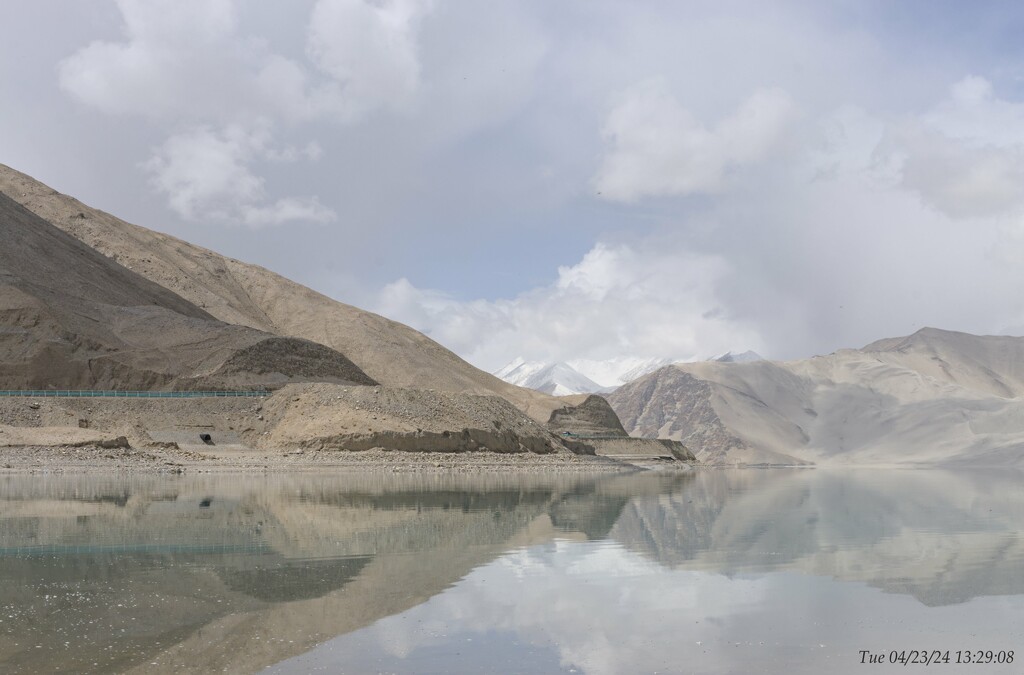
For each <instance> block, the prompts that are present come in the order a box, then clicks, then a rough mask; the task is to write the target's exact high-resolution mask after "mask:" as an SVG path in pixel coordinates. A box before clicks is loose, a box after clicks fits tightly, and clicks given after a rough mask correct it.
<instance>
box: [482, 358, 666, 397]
mask: <svg viewBox="0 0 1024 675" xmlns="http://www.w3.org/2000/svg"><path fill="white" fill-rule="evenodd" d="M672 362H673V360H672V359H641V358H637V357H631V356H628V357H620V358H614V359H606V360H603V361H597V360H593V359H573V360H572V361H562V362H558V363H547V362H544V361H525V360H523V359H522V358H517V359H515V360H514V361H512V362H511V363H509V364H508V365H506V366H505V367H504V368H501V369H500V370H497V371H495V372H494V375H495V376H496V377H499V378H501V379H502V380H504V381H506V382H509V383H511V384H515V385H518V386H520V387H528V388H530V389H534V390H536V391H541V392H544V393H546V394H553V395H554V396H571V395H573V394H605V393H608V392H611V391H614V390H615V388H616V387H619V386H622V385H623V384H625V383H626V382H630V381H632V380H635V379H636V378H638V377H640V376H641V375H646V374H647V373H650V372H652V371H654V370H657V369H658V368H661V367H663V366H666V365H668V364H670V363H672Z"/></svg>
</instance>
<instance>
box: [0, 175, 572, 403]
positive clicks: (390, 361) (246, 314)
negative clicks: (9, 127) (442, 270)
mask: <svg viewBox="0 0 1024 675" xmlns="http://www.w3.org/2000/svg"><path fill="white" fill-rule="evenodd" d="M0 193H3V194H6V195H8V196H9V197H10V198H11V199H13V200H15V201H17V202H18V203H20V204H21V205H23V206H24V207H25V208H26V209H28V210H29V211H31V212H32V213H34V214H36V215H37V216H39V217H40V218H42V219H43V220H45V221H47V222H49V223H50V224H52V225H53V226H55V227H57V228H59V229H60V230H62V231H64V232H66V233H68V234H70V235H71V236H73V237H75V238H76V239H78V240H80V241H81V242H83V243H85V244H86V245H87V246H89V247H90V248H92V249H95V250H96V251H99V252H100V253H102V254H103V255H104V256H106V257H107V258H109V259H111V260H112V261H114V262H117V263H119V264H120V265H123V266H125V267H128V268H130V269H131V270H132V271H134V272H135V273H137V274H138V275H139V276H142V277H144V278H146V279H147V280H149V281H151V282H153V283H154V284H156V285H158V286H161V287H163V288H165V289H169V290H170V291H172V292H173V293H174V294H176V295H178V296H180V297H181V298H183V299H184V300H186V301H188V302H189V303H191V304H192V305H194V306H196V307H198V308H200V309H201V310H202V311H203V312H205V313H206V314H208V315H209V316H212V317H214V318H216V319H219V320H221V321H223V322H226V323H230V324H238V325H241V326H248V327H251V328H256V329H258V330H261V331H265V332H268V333H273V334H276V335H280V336H286V337H297V338H304V339H306V340H311V341H313V342H316V343H319V344H321V345H324V346H326V347H329V348H331V349H333V350H336V351H338V352H341V353H343V354H345V356H346V357H348V358H350V359H351V360H352V361H353V362H354V363H355V364H356V365H357V366H358V367H359V369H360V370H361V371H362V372H364V373H365V374H366V375H367V376H369V377H370V378H372V379H373V380H375V381H377V382H380V383H381V384H384V385H387V386H392V387H418V388H432V389H438V390H442V391H450V392H461V393H471V394H484V395H488V394H489V395H497V396H501V397H502V398H504V399H506V400H508V401H511V402H512V403H513V404H514V405H516V407H518V408H519V409H520V410H523V411H524V412H526V413H527V414H529V415H530V416H531V417H533V418H534V419H535V420H537V421H539V422H546V421H547V419H548V417H549V416H550V414H551V411H552V410H554V409H556V408H559V407H561V406H562V405H564V404H563V403H562V402H561V401H559V400H558V399H557V398H555V397H552V396H547V395H545V394H542V393H540V392H535V391H532V390H528V389H523V388H521V387H517V386H514V385H512V384H509V383H507V382H503V381H502V380H500V379H498V378H497V377H494V376H493V375H490V374H488V373H485V372H483V371H481V370H478V369H477V368H474V367H473V366H471V365H470V364H468V363H466V362H465V361H463V360H462V359H460V358H459V357H458V356H457V355H455V354H454V353H453V352H451V351H449V350H448V349H445V348H444V347H442V346H441V345H439V344H438V343H436V342H434V341H433V340H431V339H430V338H428V337H426V336H425V335H423V334H421V333H419V332H417V331H415V330H413V329H412V328H409V327H408V326H405V325H403V324H400V323H397V322H395V321H390V320H388V319H385V318H384V317H382V316H379V315H377V314H373V313H371V312H367V311H364V310H361V309H358V308H356V307H352V306H350V305H346V304H344V303H340V302H337V301H335V300H332V299H331V298H328V297H327V296H324V295H321V294H320V293H317V292H316V291H313V290H311V289H309V288H306V287H304V286H302V285H300V284H297V283H295V282H293V281H290V280H288V279H285V278H284V277H282V276H280V275H278V274H275V273H273V272H270V271H269V270H266V269H264V268H262V267H259V266H257V265H250V264H247V263H243V262H240V261H238V260H234V259H231V258H227V257H225V256H222V255H219V254H217V253H215V252H213V251H210V250H207V249H204V248H202V247H199V246H195V245H193V244H190V243H188V242H185V241H182V240H180V239H175V238H174V237H170V236H167V235H165V234H161V233H159V232H155V231H152V230H148V229H146V228H143V227H139V226H137V225H132V224H130V223H126V222H124V221H123V220H120V219H118V218H116V217H114V216H111V215H110V214H107V213H104V212H102V211H99V210H96V209H92V208H90V207H88V206H86V205H85V204H83V203H81V202H80V201H78V200H76V199H74V198H72V197H68V196H66V195H63V194H61V193H59V192H57V191H56V190H53V189H52V188H49V187H47V186H46V185H43V184H42V183H40V182H38V181H36V180H34V179H33V178H31V177H29V176H26V175H24V174H22V173H19V172H17V171H15V170H13V169H11V168H9V167H6V166H3V165H0Z"/></svg>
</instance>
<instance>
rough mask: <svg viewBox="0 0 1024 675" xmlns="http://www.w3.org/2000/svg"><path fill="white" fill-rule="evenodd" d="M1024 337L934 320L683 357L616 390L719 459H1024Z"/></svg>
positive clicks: (627, 414)
mask: <svg viewBox="0 0 1024 675" xmlns="http://www.w3.org/2000/svg"><path fill="white" fill-rule="evenodd" d="M1022 395H1024V338H1017V337H994V336H988V337H979V336H974V335H968V334H965V333H955V332H950V331H942V330H937V329H932V328H926V329H922V330H920V331H918V332H917V333H914V334H913V335H910V336H907V337H903V338H892V339H887V340H881V341H878V342H875V343H873V344H871V345H868V346H867V347H864V348H863V349H844V350H840V351H838V352H835V353H834V354H830V355H828V356H821V357H815V358H812V359H807V360H803V361H792V362H785V363H777V362H770V361H758V362H750V363H728V362H704V363H687V364H676V365H672V366H669V367H667V368H662V369H661V370H658V371H656V372H654V373H652V374H650V375H647V376H645V377H643V378H640V379H639V380H637V381H635V382H632V383H630V384H628V385H626V386H624V387H622V388H620V389H619V390H617V391H616V392H615V393H613V394H611V395H610V396H609V402H610V403H611V405H612V407H613V408H614V409H615V411H616V412H617V413H618V415H619V417H620V419H621V420H622V422H623V424H624V426H625V428H626V429H627V430H628V431H630V432H631V433H633V434H634V435H639V436H646V437H652V438H653V437H660V438H671V439H676V440H681V441H682V442H683V443H685V444H686V445H687V446H688V447H689V448H691V449H692V450H694V452H695V453H696V454H697V456H698V458H700V459H702V460H704V461H708V462H712V463H725V464H732V463H740V462H745V463H769V464H802V463H813V464H830V463H840V464H843V463H857V464H907V463H910V464H937V463H938V464H949V463H964V464H971V465H976V466H985V465H992V466H1007V465H1014V466H1022V465H1024V400H1021V399H1020V398H1019V397H1021V396H1022Z"/></svg>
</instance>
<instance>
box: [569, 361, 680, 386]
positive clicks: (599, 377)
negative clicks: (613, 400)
mask: <svg viewBox="0 0 1024 675" xmlns="http://www.w3.org/2000/svg"><path fill="white" fill-rule="evenodd" d="M566 363H567V364H568V365H569V366H571V367H572V368H573V369H574V370H575V371H576V372H578V373H582V374H583V375H585V376H587V377H588V378H590V379H591V380H593V381H594V382H597V383H598V384H599V385H601V386H602V387H609V388H612V389H614V388H615V387H621V386H622V385H624V384H626V383H627V382H632V381H633V380H635V379H636V378H638V377H643V376H644V375H646V374H647V373H653V372H654V371H655V370H657V369H658V368H664V367H665V366H667V365H669V364H672V363H675V359H664V358H653V359H641V358H637V357H635V356H621V357H618V358H614V359H605V360H604V361H595V360H593V359H573V360H572V361H567V362H566Z"/></svg>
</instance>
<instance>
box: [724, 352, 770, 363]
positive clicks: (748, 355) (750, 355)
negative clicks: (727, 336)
mask: <svg viewBox="0 0 1024 675" xmlns="http://www.w3.org/2000/svg"><path fill="white" fill-rule="evenodd" d="M712 361H721V362H723V363H751V362H753V361H764V357H763V356H761V355H760V354H758V353H757V352H755V351H751V350H749V349H748V350H747V351H745V352H742V353H740V354H734V353H732V352H726V353H724V354H722V355H721V356H717V357H715V358H714V359H712Z"/></svg>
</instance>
